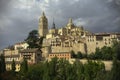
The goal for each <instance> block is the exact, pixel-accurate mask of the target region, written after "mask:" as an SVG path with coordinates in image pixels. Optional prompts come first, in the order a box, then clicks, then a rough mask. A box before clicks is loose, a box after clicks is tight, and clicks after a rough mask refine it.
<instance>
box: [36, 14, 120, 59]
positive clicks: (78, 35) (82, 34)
mask: <svg viewBox="0 0 120 80" xmlns="http://www.w3.org/2000/svg"><path fill="white" fill-rule="evenodd" d="M38 32H39V36H40V37H41V36H44V37H45V38H44V40H43V48H42V51H43V56H44V57H45V58H46V57H48V56H49V54H50V55H51V54H55V53H57V54H58V53H70V51H72V50H73V51H74V52H75V53H77V52H81V53H83V54H90V53H93V52H95V49H96V48H97V47H98V48H102V47H103V46H111V45H112V40H113V39H116V40H118V41H119V40H120V33H91V32H89V31H87V30H85V29H84V27H83V26H82V25H81V26H76V25H75V24H74V23H73V21H72V18H70V19H69V20H68V23H67V24H66V26H64V27H61V28H57V27H56V26H55V23H54V21H53V25H52V28H51V29H49V30H48V19H47V17H46V15H45V13H44V12H43V13H42V16H41V17H40V18H39V26H38Z"/></svg>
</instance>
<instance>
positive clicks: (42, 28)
mask: <svg viewBox="0 0 120 80" xmlns="http://www.w3.org/2000/svg"><path fill="white" fill-rule="evenodd" d="M38 29H39V30H38V33H39V36H40V37H41V36H44V37H45V36H46V34H47V33H48V20H47V18H46V16H45V13H44V12H43V13H42V16H41V17H40V19H39V27H38Z"/></svg>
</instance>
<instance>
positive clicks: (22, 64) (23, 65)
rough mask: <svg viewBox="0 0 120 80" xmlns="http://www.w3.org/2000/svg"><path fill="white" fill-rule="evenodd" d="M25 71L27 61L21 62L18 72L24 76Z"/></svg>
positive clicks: (26, 69)
mask: <svg viewBox="0 0 120 80" xmlns="http://www.w3.org/2000/svg"><path fill="white" fill-rule="evenodd" d="M27 71H28V63H27V60H26V59H24V60H23V62H22V63H21V67H20V72H22V73H23V74H24V73H26V72H27Z"/></svg>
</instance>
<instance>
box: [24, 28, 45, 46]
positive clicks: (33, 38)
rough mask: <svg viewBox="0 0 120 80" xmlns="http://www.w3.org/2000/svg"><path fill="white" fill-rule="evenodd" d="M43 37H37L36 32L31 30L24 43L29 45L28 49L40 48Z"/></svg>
mask: <svg viewBox="0 0 120 80" xmlns="http://www.w3.org/2000/svg"><path fill="white" fill-rule="evenodd" d="M43 38H44V37H39V35H38V31H37V30H32V31H31V32H30V33H29V34H28V37H27V38H26V39H25V41H26V42H27V43H28V44H29V48H41V47H42V41H43Z"/></svg>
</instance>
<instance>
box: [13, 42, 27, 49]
mask: <svg viewBox="0 0 120 80" xmlns="http://www.w3.org/2000/svg"><path fill="white" fill-rule="evenodd" d="M28 46H29V45H28V44H27V43H26V42H19V43H16V44H15V45H14V49H15V50H23V49H27V47H28Z"/></svg>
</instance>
